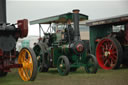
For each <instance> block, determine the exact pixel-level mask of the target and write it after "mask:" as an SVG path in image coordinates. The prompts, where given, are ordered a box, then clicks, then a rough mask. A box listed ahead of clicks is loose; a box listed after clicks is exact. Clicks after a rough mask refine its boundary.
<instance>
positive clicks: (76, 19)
mask: <svg viewBox="0 0 128 85" xmlns="http://www.w3.org/2000/svg"><path fill="white" fill-rule="evenodd" d="M79 11H80V10H78V9H75V10H73V21H74V41H78V40H80V30H79Z"/></svg>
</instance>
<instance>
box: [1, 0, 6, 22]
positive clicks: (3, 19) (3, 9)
mask: <svg viewBox="0 0 128 85" xmlns="http://www.w3.org/2000/svg"><path fill="white" fill-rule="evenodd" d="M1 23H6V0H0V24H1Z"/></svg>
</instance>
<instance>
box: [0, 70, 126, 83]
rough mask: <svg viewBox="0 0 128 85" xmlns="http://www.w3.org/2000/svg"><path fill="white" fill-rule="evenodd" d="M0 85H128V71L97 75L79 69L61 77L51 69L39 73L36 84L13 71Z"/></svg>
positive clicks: (0, 79)
mask: <svg viewBox="0 0 128 85" xmlns="http://www.w3.org/2000/svg"><path fill="white" fill-rule="evenodd" d="M0 85H128V69H124V68H123V69H119V70H109V71H107V70H103V69H99V70H98V72H97V74H87V73H86V72H85V71H84V70H83V69H82V70H81V69H78V70H77V72H72V73H70V74H69V75H68V76H60V75H59V74H58V72H57V70H56V69H50V70H49V72H47V73H38V75H37V78H36V80H35V81H34V82H31V81H29V82H24V81H22V80H21V79H20V77H19V75H18V72H17V70H13V71H12V72H11V73H9V74H8V75H7V76H6V77H2V78H0Z"/></svg>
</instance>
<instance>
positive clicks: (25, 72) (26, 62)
mask: <svg viewBox="0 0 128 85" xmlns="http://www.w3.org/2000/svg"><path fill="white" fill-rule="evenodd" d="M18 63H19V64H22V66H23V67H22V68H19V69H18V71H19V75H20V77H21V79H22V80H24V81H29V80H30V78H31V77H32V72H33V60H32V55H31V53H30V52H29V51H28V50H27V49H22V50H21V51H20V53H19V57H18Z"/></svg>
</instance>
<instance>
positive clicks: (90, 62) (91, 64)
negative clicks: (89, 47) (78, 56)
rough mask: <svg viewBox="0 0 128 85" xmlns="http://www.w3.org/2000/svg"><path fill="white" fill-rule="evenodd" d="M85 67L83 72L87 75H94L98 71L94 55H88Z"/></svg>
mask: <svg viewBox="0 0 128 85" xmlns="http://www.w3.org/2000/svg"><path fill="white" fill-rule="evenodd" d="M86 63H87V65H86V66H85V71H86V72H87V73H96V72H97V70H98V63H97V60H96V57H95V56H94V55H91V54H90V55H88V56H87V59H86Z"/></svg>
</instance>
